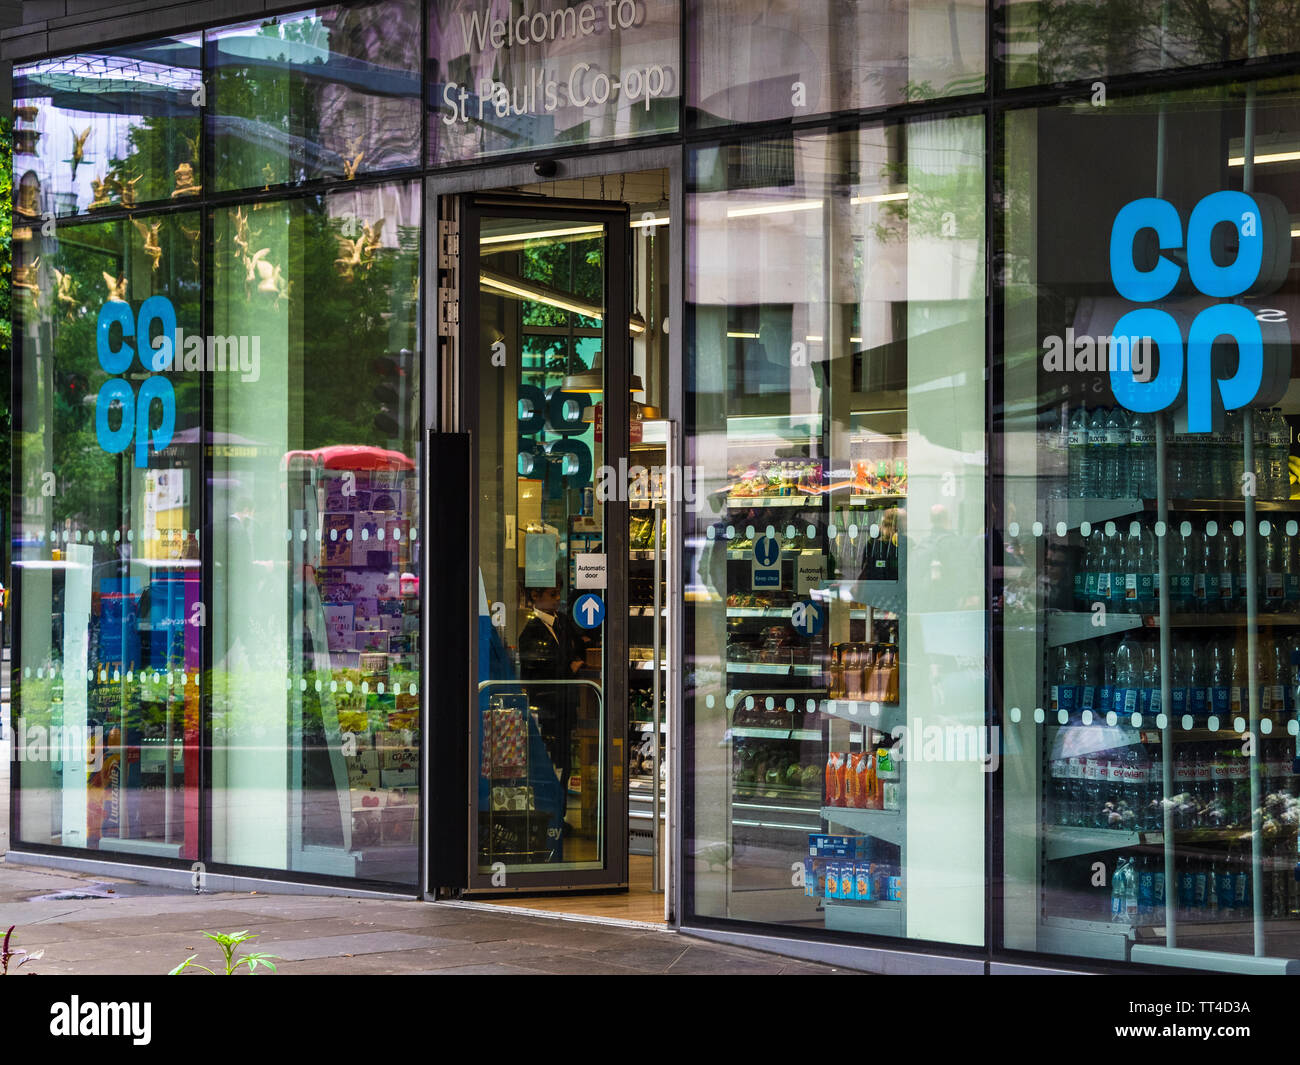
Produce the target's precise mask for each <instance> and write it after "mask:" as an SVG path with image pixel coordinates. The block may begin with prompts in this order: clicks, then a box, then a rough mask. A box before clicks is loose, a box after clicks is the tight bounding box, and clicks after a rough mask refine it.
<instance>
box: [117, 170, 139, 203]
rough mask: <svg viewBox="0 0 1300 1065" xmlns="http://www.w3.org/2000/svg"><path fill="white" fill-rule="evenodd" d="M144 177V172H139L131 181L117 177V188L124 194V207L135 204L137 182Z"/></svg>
mask: <svg viewBox="0 0 1300 1065" xmlns="http://www.w3.org/2000/svg"><path fill="white" fill-rule="evenodd" d="M142 177H144V175H143V174H137V175H136V176H135V177H133V178H132V179H131V180H130V181H123V180H122V179H121V178H118V179H117V190H118V192H120V193H121V194H122V206H123V207H134V206H135V183H136V182H137V181H139V180H140V178H142Z"/></svg>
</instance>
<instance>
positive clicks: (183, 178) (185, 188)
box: [172, 163, 203, 199]
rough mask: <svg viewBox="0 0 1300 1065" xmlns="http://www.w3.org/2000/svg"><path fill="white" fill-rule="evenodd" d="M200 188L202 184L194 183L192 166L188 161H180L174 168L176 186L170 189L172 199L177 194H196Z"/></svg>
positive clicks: (201, 188)
mask: <svg viewBox="0 0 1300 1065" xmlns="http://www.w3.org/2000/svg"><path fill="white" fill-rule="evenodd" d="M202 190H203V186H202V185H196V184H195V183H194V167H192V166H190V164H189V163H181V165H180V166H178V167H177V168H176V187H175V188H174V189H172V199H175V198H176V197H177V196H197V195H198V194H199V193H200V192H201V191H202Z"/></svg>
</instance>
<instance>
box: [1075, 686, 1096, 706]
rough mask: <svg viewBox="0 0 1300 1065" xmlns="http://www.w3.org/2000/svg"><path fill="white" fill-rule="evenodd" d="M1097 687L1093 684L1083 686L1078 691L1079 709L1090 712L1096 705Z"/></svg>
mask: <svg viewBox="0 0 1300 1065" xmlns="http://www.w3.org/2000/svg"><path fill="white" fill-rule="evenodd" d="M1096 698H1097V686H1096V685H1095V684H1085V685H1083V686H1082V687H1081V688H1080V689H1079V709H1080V710H1091V709H1092V708H1093V707H1094V706H1096V705H1097V703H1096Z"/></svg>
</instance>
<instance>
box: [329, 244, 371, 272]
mask: <svg viewBox="0 0 1300 1065" xmlns="http://www.w3.org/2000/svg"><path fill="white" fill-rule="evenodd" d="M365 255H366V237H365V234H364V233H363V234H362V235H361V236H359V237H357V239H356V240H349V239H348V238H347V237H339V257H338V258H337V259H335V260H334V265H335V266H337V267H338V268H339V276H340V277H341V278H343V279H344V280H345V281H351V280H352V279H353V277H354V276H355V271H356V268H357V267H358V266H369V265H370V260H369V259H368V258H366V257H365Z"/></svg>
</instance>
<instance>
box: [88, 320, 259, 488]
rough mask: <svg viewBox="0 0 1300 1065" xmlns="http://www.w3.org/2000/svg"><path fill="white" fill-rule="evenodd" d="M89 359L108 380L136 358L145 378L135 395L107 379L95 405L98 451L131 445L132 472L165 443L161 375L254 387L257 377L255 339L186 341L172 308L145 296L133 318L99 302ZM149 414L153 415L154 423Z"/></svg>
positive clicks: (165, 389) (170, 399)
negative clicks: (223, 377)
mask: <svg viewBox="0 0 1300 1065" xmlns="http://www.w3.org/2000/svg"><path fill="white" fill-rule="evenodd" d="M114 326H117V332H116V333H115V332H114V329H113V327H114ZM155 327H158V334H157V335H156V336H155V335H154V330H155ZM133 340H134V343H133ZM95 352H96V354H97V355H98V357H99V365H100V366H102V367H103V368H104V369H105V370H106V371H107V372H108V373H110V374H115V375H116V374H126V373H127V372H128V371H129V370H130V369H131V364H132V363H133V362H134V361H135V359H136V356H137V354H138V356H139V359H140V366H141V367H142V368H143V369H144V370H146V371H152V375H151V376H149V377H146V378H145V379H144V380H143V381H142V382H141V383H140V389H139V391H136V390H135V389H134V388H132V387H131V382H130V381H129V380H128V379H127V378H126V377H125V376H123V377H118V376H113V377H110V378H109V379H108V380H107V381H105V382H104V384H103V386H102V387H101V388H100V390H99V395H98V396H97V397H96V399H95V437H96V439H97V440H98V441H99V446H100V447H101V448H103V449H104V450H105V451H107V452H109V453H111V454H114V455H115V454H117V453H118V452H121V451H125V450H126V449H127V448H128V447H130V446H131V444H132V442H133V441H134V443H135V464H136V465H137V466H145V465H147V464H148V459H149V450H150V444H151V443H152V445H153V451H154V453H155V454H156V453H157V452H159V451H162V450H163V448H165V447H167V445H168V444H170V443H171V441H172V432H173V430H174V429H175V428H176V393H175V391H174V390H173V389H172V383H171V381H169V380H168V379H167V377H165V376H164V374H165V373H166V372H167V371H168V370H172V371H178V370H185V371H191V372H193V371H204V370H206V371H207V372H209V373H214V372H223V371H228V372H230V373H231V374H236V375H238V377H239V379H240V380H241V381H248V382H251V381H256V380H258V379H259V378H260V377H261V373H262V368H261V367H262V352H261V338H260V337H257V336H251V337H250V336H199V335H197V334H194V333H190V334H186V333H184V332H183V331H182V330H181V329H179V328H178V327H177V325H176V308H175V307H173V306H172V302H171V300H169V299H168V298H167V297H166V296H150V297H149V298H148V299H147V300H145V301H144V303H142V304H141V305H140V310H139V311H138V312H132V310H131V307H130V305H129V304H128V303H126V302H125V301H124V300H109V301H108V302H107V303H105V304H104V305H103V306H102V307H100V309H99V321H98V325H97V328H96V332H95ZM155 409H157V410H158V412H159V413H158V415H157V418H158V421H157V424H154V410H155ZM114 421H116V423H117V425H116V428H114V426H113V422H114Z"/></svg>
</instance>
